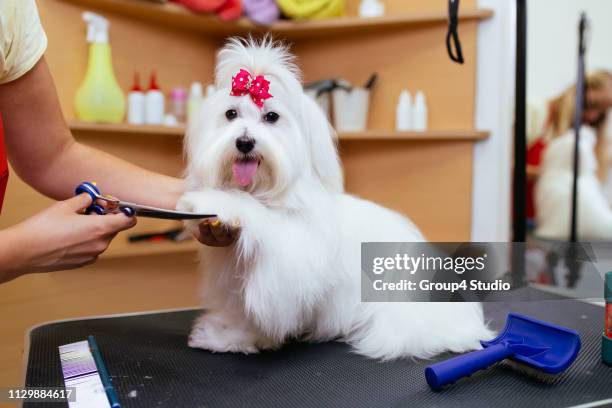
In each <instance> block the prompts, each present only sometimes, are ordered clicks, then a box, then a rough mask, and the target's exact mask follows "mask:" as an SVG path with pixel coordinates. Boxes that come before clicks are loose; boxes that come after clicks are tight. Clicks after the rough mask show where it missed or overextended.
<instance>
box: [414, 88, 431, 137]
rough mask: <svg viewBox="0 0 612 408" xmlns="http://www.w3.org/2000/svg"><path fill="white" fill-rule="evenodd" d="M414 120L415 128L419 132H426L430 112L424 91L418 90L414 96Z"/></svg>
mask: <svg viewBox="0 0 612 408" xmlns="http://www.w3.org/2000/svg"><path fill="white" fill-rule="evenodd" d="M412 118H413V121H414V123H413V124H414V130H415V131H417V132H424V131H426V130H427V125H428V120H429V119H428V112H427V102H426V101H425V94H424V93H423V92H422V91H418V92H417V93H416V96H415V98H414V109H413V113H412Z"/></svg>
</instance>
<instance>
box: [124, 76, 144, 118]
mask: <svg viewBox="0 0 612 408" xmlns="http://www.w3.org/2000/svg"><path fill="white" fill-rule="evenodd" d="M127 105H128V123H129V124H131V125H142V124H144V123H145V94H144V92H142V89H141V88H140V80H139V78H138V73H134V84H133V85H132V89H131V90H130V93H128V97H127Z"/></svg>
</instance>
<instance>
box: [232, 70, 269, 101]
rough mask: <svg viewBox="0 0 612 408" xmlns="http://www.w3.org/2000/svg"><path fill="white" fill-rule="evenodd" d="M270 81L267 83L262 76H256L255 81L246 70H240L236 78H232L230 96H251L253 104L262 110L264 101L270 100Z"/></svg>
mask: <svg viewBox="0 0 612 408" xmlns="http://www.w3.org/2000/svg"><path fill="white" fill-rule="evenodd" d="M269 90H270V81H267V80H266V79H265V78H264V77H263V75H257V76H256V77H255V79H253V76H252V75H251V74H250V73H249V72H248V71H246V70H244V69H241V70H240V72H238V74H236V76H234V77H232V91H231V92H230V95H232V96H244V95H246V94H249V95H251V99H252V100H253V103H255V105H257V107H258V108H259V109H261V108H263V104H264V101H265V100H266V99H269V98H272V95H270V92H268V91H269Z"/></svg>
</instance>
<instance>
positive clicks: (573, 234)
mask: <svg viewBox="0 0 612 408" xmlns="http://www.w3.org/2000/svg"><path fill="white" fill-rule="evenodd" d="M588 28H589V23H588V20H587V17H586V14H584V13H582V15H581V17H580V25H579V27H578V39H579V40H578V78H577V79H576V101H575V103H576V109H574V133H575V140H574V174H573V180H572V219H571V229H570V239H569V240H570V242H578V176H579V171H580V170H579V167H580V155H579V154H578V152H579V148H580V128H581V127H582V114H583V111H584V105H585V102H586V97H585V96H586V74H585V72H586V70H585V62H584V56H585V53H586V46H587V44H586V42H587V39H586V37H587V30H588Z"/></svg>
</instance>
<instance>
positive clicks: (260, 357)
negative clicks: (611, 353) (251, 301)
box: [24, 300, 612, 408]
mask: <svg viewBox="0 0 612 408" xmlns="http://www.w3.org/2000/svg"><path fill="white" fill-rule="evenodd" d="M510 311H516V312H519V313H524V314H528V315H531V316H534V317H536V318H540V319H543V320H547V321H550V322H553V323H557V324H560V325H564V326H567V327H571V328H574V329H576V330H578V332H579V333H580V335H581V338H582V350H581V352H580V355H579V356H578V359H577V360H576V362H575V363H574V365H573V366H572V367H571V368H570V369H569V370H567V371H566V372H565V373H563V374H561V375H560V376H559V377H555V379H554V381H553V382H550V383H541V382H538V381H535V380H532V379H530V378H528V377H525V376H522V375H520V374H517V373H516V372H515V371H513V370H512V369H511V368H509V367H507V366H505V365H501V364H500V365H498V366H495V367H493V368H491V369H490V370H488V371H480V372H478V373H477V374H475V375H473V376H471V377H469V378H467V379H464V380H462V381H460V382H459V383H456V384H455V385H453V386H451V387H450V388H447V389H445V390H443V391H440V392H432V391H431V390H430V389H429V387H428V386H427V384H426V383H425V377H424V375H423V371H424V368H425V366H426V365H427V364H428V362H425V361H412V360H410V359H404V360H400V361H392V362H379V361H376V360H370V359H367V358H364V357H361V356H358V355H356V354H353V353H351V352H350V348H349V347H348V346H347V345H345V344H341V343H333V342H332V343H325V344H306V343H292V344H288V345H287V346H285V347H283V348H282V349H281V350H279V351H274V352H264V353H261V354H256V355H248V356H246V355H236V354H213V353H210V352H207V351H203V350H193V349H190V348H189V347H187V335H188V333H189V330H190V328H191V323H192V321H193V320H194V318H195V317H196V316H197V315H198V314H199V313H200V311H198V310H183V311H172V312H164V313H154V314H139V315H129V316H116V317H105V318H96V319H85V320H77V321H66V322H59V323H50V324H46V325H43V326H40V327H37V328H36V329H34V330H32V331H31V333H30V344H29V351H28V353H29V354H28V356H29V358H28V362H27V378H26V385H27V386H62V385H63V380H62V372H61V368H60V360H59V355H58V350H57V347H58V346H59V345H62V344H67V343H71V342H75V341H79V340H84V339H86V338H87V335H89V334H93V335H94V336H95V337H96V339H97V341H98V343H99V345H100V349H101V351H102V354H103V356H104V358H105V360H106V364H107V367H108V369H109V372H110V374H111V376H112V378H113V384H114V385H115V388H116V390H117V393H118V395H119V399H120V400H121V402H122V404H123V406H124V407H128V408H129V407H143V408H152V407H172V408H179V407H180V408H191V407H193V408H196V407H283V408H285V407H389V406H392V407H429V406H432V407H462V406H466V407H480V406H482V407H493V406H494V407H521V406H523V407H538V408H543V407H566V406H572V405H577V404H582V403H587V402H592V401H601V400H605V399H612V367H608V366H606V365H604V364H603V363H602V362H601V355H600V344H601V333H602V324H603V308H602V307H600V306H596V305H592V304H588V303H584V302H580V301H571V300H555V301H539V302H527V303H489V304H485V313H486V316H487V319H488V320H490V321H491V325H492V326H493V327H494V328H495V329H498V330H499V329H500V328H502V327H503V324H504V322H505V320H506V315H507V313H508V312H510ZM448 335H449V336H452V333H451V332H449V333H448ZM446 357H448V355H445V356H441V357H440V359H442V358H446ZM133 391H136V393H134V392H133ZM134 394H136V396H134ZM130 395H131V397H130ZM610 403H611V404H612V400H611V401H610ZM24 406H25V407H28V408H30V407H38V406H40V407H41V408H51V407H65V406H66V404H65V403H61V404H51V403H38V404H35V403H29V404H28V403H26V404H25V405H24ZM601 406H603V405H601Z"/></svg>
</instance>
